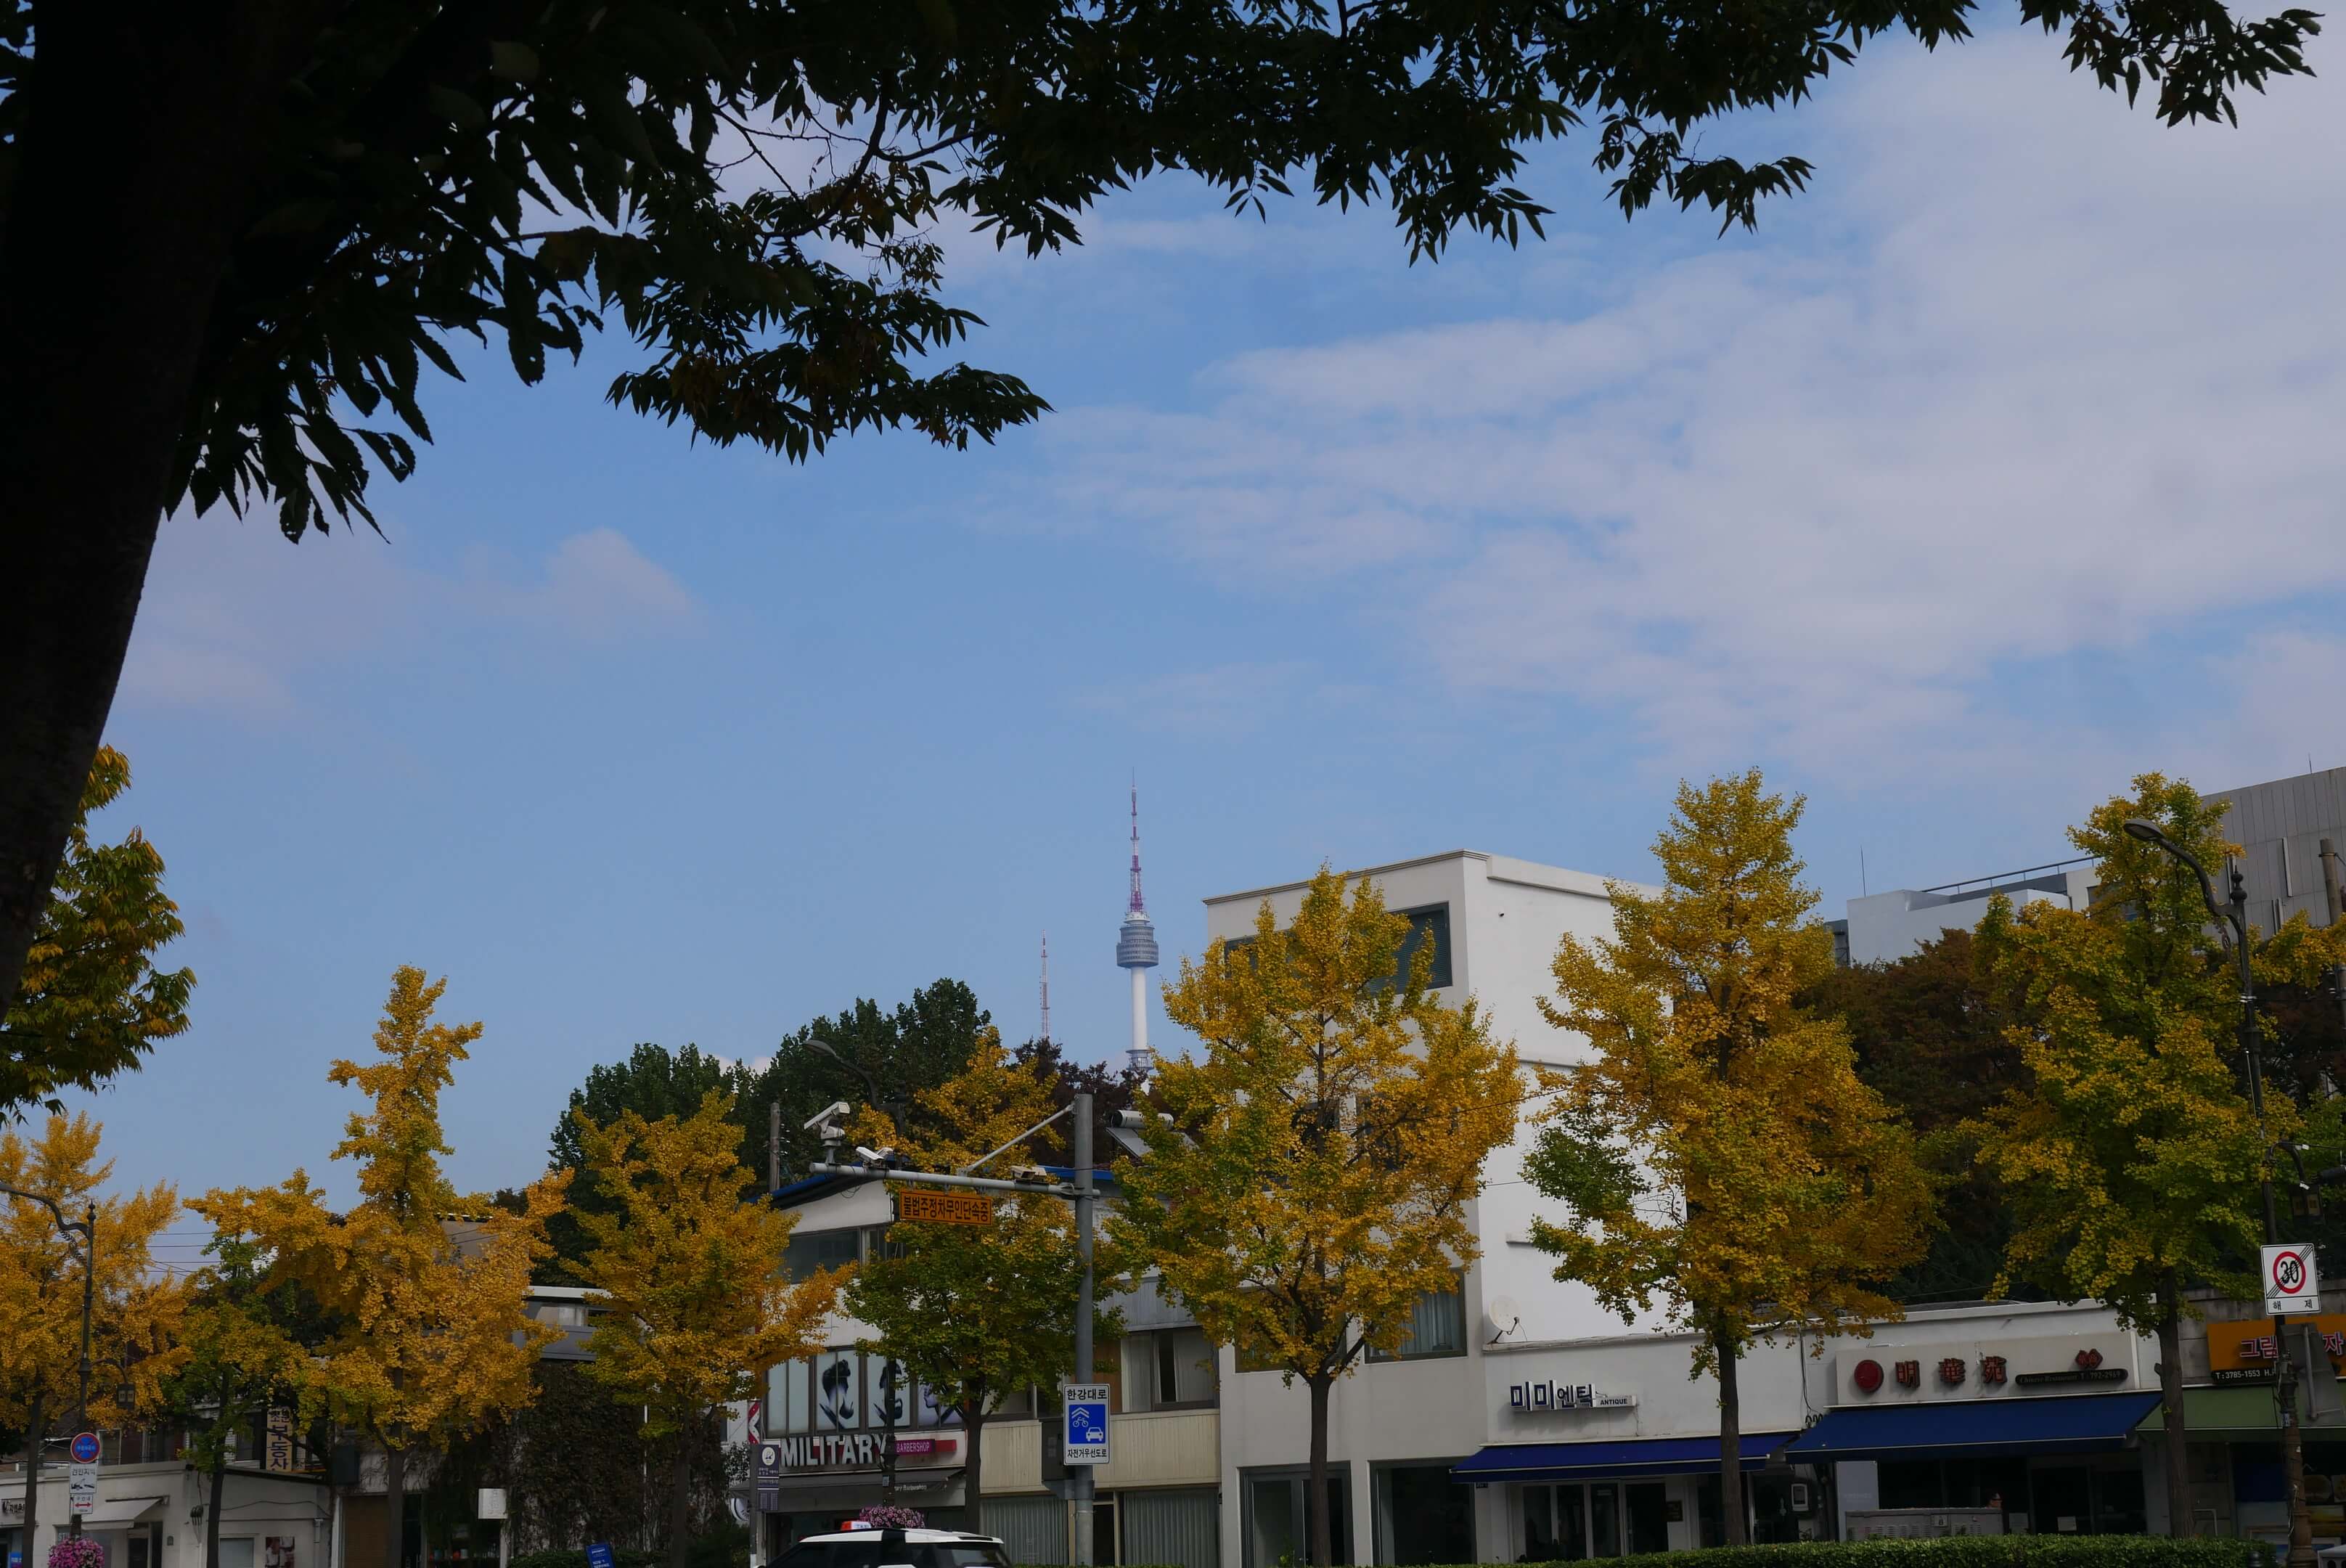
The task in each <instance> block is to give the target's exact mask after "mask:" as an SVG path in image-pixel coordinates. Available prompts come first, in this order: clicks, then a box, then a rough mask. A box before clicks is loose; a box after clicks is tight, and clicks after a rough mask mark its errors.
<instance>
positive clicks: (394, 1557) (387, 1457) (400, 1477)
mask: <svg viewBox="0 0 2346 1568" xmlns="http://www.w3.org/2000/svg"><path fill="white" fill-rule="evenodd" d="M382 1513H383V1554H382V1563H383V1568H407V1454H406V1451H404V1450H402V1449H395V1448H393V1447H392V1446H391V1445H390V1444H389V1443H385V1444H383V1445H382Z"/></svg>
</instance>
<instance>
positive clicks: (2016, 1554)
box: [514, 1535, 2280, 1568]
mask: <svg viewBox="0 0 2346 1568" xmlns="http://www.w3.org/2000/svg"><path fill="white" fill-rule="evenodd" d="M2279 1565H2280V1553H2278V1552H2276V1551H2275V1550H2274V1549H2273V1548H2272V1547H2270V1546H2268V1545H2266V1544H2265V1543H2262V1542H2260V1541H2238V1540H2220V1541H2214V1540H2192V1541H2174V1540H2170V1539H2168V1537H2166V1536H2164V1535H1943V1536H1930V1537H1924V1538H1920V1539H1899V1538H1877V1539H1874V1540H1872V1541H1800V1542H1793V1543H1787V1544H1780V1545H1772V1546H1712V1547H1707V1548H1705V1549H1704V1550H1702V1551H1700V1552H1648V1553H1644V1554H1642V1555H1640V1556H1636V1557H1614V1558H1607V1559H1604V1560H1602V1563H1601V1568H2279ZM514 1568H521V1563H520V1560H519V1559H515V1564H514ZM554 1568H567V1565H565V1564H556V1565H554ZM1434 1568H1488V1565H1487V1564H1482V1565H1478V1564H1474V1563H1444V1564H1439V1565H1434ZM1556 1568H1564V1565H1562V1564H1557V1565H1556ZM1570 1568H1600V1564H1599V1563H1597V1562H1595V1561H1591V1562H1586V1563H1574V1564H1571V1565H1570Z"/></svg>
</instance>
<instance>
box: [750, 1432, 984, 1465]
mask: <svg viewBox="0 0 2346 1568" xmlns="http://www.w3.org/2000/svg"><path fill="white" fill-rule="evenodd" d="M887 1441H888V1434H887V1433H885V1432H804V1433H801V1434H799V1435H797V1436H794V1437H778V1438H768V1439H767V1440H766V1442H765V1444H764V1445H763V1446H767V1447H771V1448H776V1449H779V1450H780V1455H779V1456H778V1460H777V1461H778V1462H779V1463H780V1466H781V1468H782V1469H784V1470H792V1471H808V1470H878V1469H879V1468H880V1465H881V1462H882V1460H884V1459H885V1458H886V1455H887V1449H886V1447H885V1444H886V1442H887ZM960 1441H961V1440H960V1438H959V1437H957V1436H954V1435H951V1434H944V1433H927V1434H923V1436H920V1437H909V1436H908V1437H899V1438H898V1439H897V1440H896V1462H897V1463H898V1464H900V1465H907V1466H909V1465H923V1464H949V1463H951V1462H952V1461H953V1457H954V1451H955V1449H956V1448H957V1447H958V1446H959V1444H960Z"/></svg>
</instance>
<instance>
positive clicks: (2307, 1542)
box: [2126, 817, 2314, 1568]
mask: <svg viewBox="0 0 2346 1568" xmlns="http://www.w3.org/2000/svg"><path fill="white" fill-rule="evenodd" d="M2126 831H2127V835H2128V836H2129V837H2132V838H2135V839H2138V840H2141V841H2142V842H2144V843H2147V844H2149V845H2152V846H2154V847H2155V848H2157V849H2159V850H2165V851H2166V852H2167V853H2168V855H2170V856H2172V857H2174V858H2175V859H2176V860H2180V861H2182V862H2183V863H2184V864H2185V865H2186V866H2188V867H2189V868H2191V871H2192V874H2193V875H2195V876H2197V877H2198V879H2199V899H2200V901H2201V902H2203V903H2205V904H2206V905H2207V906H2208V914H2209V915H2210V916H2212V917H2213V918H2214V919H2215V921H2216V922H2217V924H2218V925H2219V926H2220V927H2229V929H2230V932H2231V937H2232V952H2233V954H2234V956H2235V957H2236V958H2237V959H2238V961H2239V985H2240V1017H2239V1042H2240V1054H2241V1056H2242V1057H2243V1058H2244V1059H2245V1061H2246V1063H2247V1066H2248V1074H2249V1109H2250V1110H2252V1111H2254V1112H2255V1113H2256V1118H2257V1129H2258V1131H2259V1133H2260V1134H2262V1133H2264V1131H2265V1081H2264V1053H2263V1051H2262V1050H2261V1049H2260V1048H2259V1031H2258V1028H2257V982H2256V973H2255V971H2254V970H2253V969H2252V968H2251V967H2250V964H2249V886H2248V878H2247V877H2245V876H2244V875H2242V874H2241V872H2240V870H2239V867H2237V866H2235V867H2233V868H2232V873H2231V897H2230V899H2229V901H2227V903H2224V904H2219V903H2218V902H2217V901H2216V888H2215V884H2214V883H2213V882H2212V881H2210V880H2209V878H2208V868H2207V867H2205V866H2203V865H2201V864H2200V863H2199V862H2198V860H2197V859H2196V858H2194V857H2193V855H2192V854H2191V852H2190V851H2189V850H2186V849H2185V848H2184V847H2183V846H2182V845H2180V844H2178V843H2177V842H2176V841H2175V840H2173V839H2170V838H2168V836H2167V833H2166V830H2164V829H2162V828H2160V827H2159V826H2158V824H2157V823H2156V822H2151V821H2147V820H2144V819H2142V818H2139V817H2137V818H2134V819H2132V820H2129V821H2127V824H2126ZM2265 1143H2266V1147H2265V1152H2264V1157H2263V1159H2262V1161H2261V1168H2260V1172H2259V1189H2260V1191H2261V1194H2262V1196H2263V1199H2264V1219H2265V1245H2267V1246H2268V1247H2277V1246H2279V1245H2280V1215H2279V1214H2278V1212H2277V1211H2276V1210H2275V1209H2274V1207H2273V1185H2272V1147H2271V1137H2270V1135H2269V1134H2267V1135H2265ZM2272 1324H2273V1344H2274V1346H2275V1348H2276V1349H2279V1350H2280V1370H2279V1372H2278V1374H2277V1375H2276V1377H2275V1379H2274V1387H2273V1398H2274V1401H2275V1403H2276V1404H2277V1405H2278V1406H2279V1416H2278V1419H2279V1420H2280V1457H2281V1471H2282V1476H2283V1480H2284V1481H2285V1482H2286V1484H2287V1488H2288V1492H2289V1560H2288V1568H2314V1553H2313V1520H2312V1516H2311V1515H2310V1514H2309V1513H2308V1512H2306V1506H2305V1431H2304V1428H2303V1427H2302V1426H2300V1424H2299V1421H2298V1419H2297V1359H2296V1358H2295V1357H2294V1356H2291V1355H2290V1353H2289V1342H2288V1338H2287V1335H2286V1332H2285V1330H2286V1329H2288V1327H2289V1319H2288V1318H2287V1317H2286V1316H2285V1315H2284V1314H2281V1313H2279V1312H2276V1313H2274V1314H2273V1320H2272ZM2181 1503H2182V1500H2181V1499H2179V1498H2170V1499H2169V1500H2168V1507H2169V1508H2170V1509H2172V1508H2176V1507H2179V1506H2181Z"/></svg>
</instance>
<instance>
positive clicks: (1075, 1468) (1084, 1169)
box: [1067, 1093, 1098, 1568]
mask: <svg viewBox="0 0 2346 1568" xmlns="http://www.w3.org/2000/svg"><path fill="white" fill-rule="evenodd" d="M1073 1112H1074V1121H1075V1126H1074V1127H1073V1128H1072V1129H1070V1130H1071V1132H1072V1134H1073V1141H1074V1144H1075V1157H1076V1255H1077V1256H1078V1257H1081V1258H1082V1259H1083V1263H1084V1278H1083V1283H1082V1284H1081V1285H1080V1286H1078V1287H1076V1376H1075V1381H1076V1382H1078V1383H1088V1382H1090V1381H1091V1380H1092V1204H1093V1201H1094V1200H1093V1197H1092V1097H1091V1095H1088V1094H1084V1093H1078V1094H1076V1096H1075V1105H1074V1107H1073ZM1067 1492H1068V1501H1069V1502H1073V1503H1074V1504H1075V1510H1076V1519H1075V1526H1076V1531H1075V1533H1076V1540H1075V1548H1076V1549H1075V1551H1074V1552H1073V1553H1071V1555H1072V1556H1073V1557H1074V1558H1075V1560H1076V1568H1090V1565H1091V1564H1092V1563H1094V1562H1096V1561H1097V1559H1096V1557H1095V1556H1094V1554H1093V1540H1092V1526H1093V1523H1094V1522H1095V1521H1096V1519H1097V1517H1098V1515H1097V1513H1096V1512H1095V1511H1094V1508H1093V1499H1094V1493H1093V1491H1092V1467H1091V1466H1090V1465H1087V1464H1071V1465H1069V1466H1067Z"/></svg>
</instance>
